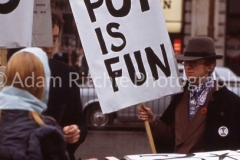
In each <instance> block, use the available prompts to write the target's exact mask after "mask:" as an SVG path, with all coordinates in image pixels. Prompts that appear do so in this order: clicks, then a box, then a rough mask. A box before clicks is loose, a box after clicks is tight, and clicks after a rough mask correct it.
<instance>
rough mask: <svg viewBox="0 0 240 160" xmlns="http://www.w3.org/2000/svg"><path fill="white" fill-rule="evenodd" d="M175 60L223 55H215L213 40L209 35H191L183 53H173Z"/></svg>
mask: <svg viewBox="0 0 240 160" xmlns="http://www.w3.org/2000/svg"><path fill="white" fill-rule="evenodd" d="M175 57H176V59H177V60H180V61H192V60H197V59H203V58H212V59H221V58H222V57H223V56H221V55H216V53H215V46H214V41H213V39H212V38H210V37H192V38H190V39H189V41H188V45H187V47H186V49H185V51H184V53H183V55H175Z"/></svg>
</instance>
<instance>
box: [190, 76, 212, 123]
mask: <svg viewBox="0 0 240 160" xmlns="http://www.w3.org/2000/svg"><path fill="white" fill-rule="evenodd" d="M213 86H214V80H213V79H212V78H207V80H206V81H205V82H203V83H201V84H200V85H199V86H198V87H196V88H195V89H194V90H190V97H189V120H190V121H192V119H193V117H194V115H195V114H196V112H197V109H198V107H199V106H202V105H204V103H205V101H206V98H207V95H208V93H209V91H211V89H212V88H213Z"/></svg>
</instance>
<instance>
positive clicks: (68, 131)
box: [63, 124, 80, 143]
mask: <svg viewBox="0 0 240 160" xmlns="http://www.w3.org/2000/svg"><path fill="white" fill-rule="evenodd" d="M63 133H64V136H65V138H66V141H67V143H76V142H77V141H78V139H79V137H80V130H79V128H78V126H77V125H75V124H74V125H70V126H65V127H64V128H63Z"/></svg>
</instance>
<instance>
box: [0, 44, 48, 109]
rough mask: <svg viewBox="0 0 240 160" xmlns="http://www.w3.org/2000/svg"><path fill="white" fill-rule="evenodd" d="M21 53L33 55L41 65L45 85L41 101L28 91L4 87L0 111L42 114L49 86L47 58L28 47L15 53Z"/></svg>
mask: <svg viewBox="0 0 240 160" xmlns="http://www.w3.org/2000/svg"><path fill="white" fill-rule="evenodd" d="M21 52H27V53H30V54H33V55H35V56H36V57H37V58H38V59H39V60H40V61H41V62H42V64H43V68H44V73H45V85H44V92H43V96H42V99H41V101H40V100H39V99H37V98H36V97H35V96H33V95H32V94H30V93H29V92H28V91H25V90H23V89H19V88H16V87H13V86H4V87H3V89H2V91H1V92H0V109H3V110H4V109H6V110H7V109H8V110H15V109H18V110H27V111H33V112H37V113H42V112H43V111H45V110H46V109H47V105H46V104H47V102H48V96H49V85H50V75H51V72H50V68H49V65H48V57H47V55H46V53H45V52H44V51H43V50H42V49H40V48H37V47H28V48H24V49H22V50H20V51H18V52H16V53H15V54H14V55H13V57H14V56H16V55H17V54H21Z"/></svg>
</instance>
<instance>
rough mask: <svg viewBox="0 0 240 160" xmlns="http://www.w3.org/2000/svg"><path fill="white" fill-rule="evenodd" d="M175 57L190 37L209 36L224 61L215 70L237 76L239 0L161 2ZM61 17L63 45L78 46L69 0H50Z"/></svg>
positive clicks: (239, 21) (238, 70) (239, 38)
mask: <svg viewBox="0 0 240 160" xmlns="http://www.w3.org/2000/svg"><path fill="white" fill-rule="evenodd" d="M160 1H161V3H162V7H163V12H164V16H165V20H166V26H167V28H168V31H169V36H170V39H171V42H172V44H173V49H174V52H175V54H182V53H183V51H184V48H185V47H186V45H187V43H188V39H189V38H190V37H193V36H210V37H212V38H214V40H215V47H216V53H217V54H219V55H223V56H224V58H223V59H222V60H219V61H218V62H217V65H218V66H227V67H229V68H231V69H232V70H233V71H234V72H235V73H237V74H238V75H239V76H240V9H239V6H240V1H239V0H160ZM52 2H54V6H55V10H56V11H59V12H61V13H63V18H64V20H65V22H67V23H66V25H65V27H64V30H63V36H62V42H61V43H62V45H63V46H64V45H67V44H68V43H71V44H72V45H73V46H74V47H75V48H77V47H78V45H80V41H79V37H78V33H77V29H76V26H75V23H74V18H73V15H72V12H71V7H70V5H69V0H52Z"/></svg>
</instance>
